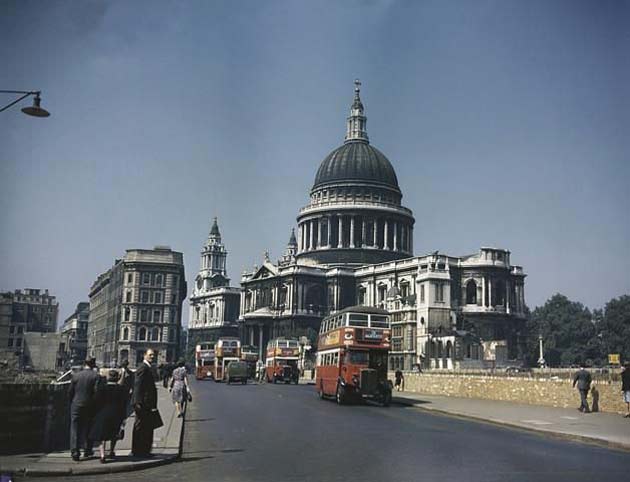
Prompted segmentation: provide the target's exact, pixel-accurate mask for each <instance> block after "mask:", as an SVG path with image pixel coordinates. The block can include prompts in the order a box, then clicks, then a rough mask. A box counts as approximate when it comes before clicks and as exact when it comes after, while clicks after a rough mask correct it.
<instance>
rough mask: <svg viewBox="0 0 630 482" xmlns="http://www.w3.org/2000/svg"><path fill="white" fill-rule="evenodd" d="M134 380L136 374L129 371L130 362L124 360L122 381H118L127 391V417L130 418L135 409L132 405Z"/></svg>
mask: <svg viewBox="0 0 630 482" xmlns="http://www.w3.org/2000/svg"><path fill="white" fill-rule="evenodd" d="M133 380H134V374H133V372H132V371H131V370H130V369H129V361H128V360H124V361H123V362H122V363H121V364H120V379H119V380H118V384H119V385H121V386H122V387H124V389H125V396H126V397H127V398H126V404H125V407H126V408H125V416H126V417H128V416H129V415H131V413H132V412H133V407H132V403H131V394H132V392H133Z"/></svg>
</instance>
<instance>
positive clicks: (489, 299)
mask: <svg viewBox="0 0 630 482" xmlns="http://www.w3.org/2000/svg"><path fill="white" fill-rule="evenodd" d="M488 306H494V305H493V304H492V277H490V278H489V279H488Z"/></svg>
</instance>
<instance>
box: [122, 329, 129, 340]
mask: <svg viewBox="0 0 630 482" xmlns="http://www.w3.org/2000/svg"><path fill="white" fill-rule="evenodd" d="M128 339H129V328H125V329H124V330H123V340H128Z"/></svg>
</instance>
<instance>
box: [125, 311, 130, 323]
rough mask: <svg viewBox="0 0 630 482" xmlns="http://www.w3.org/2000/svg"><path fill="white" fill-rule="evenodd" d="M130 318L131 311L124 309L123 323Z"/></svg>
mask: <svg viewBox="0 0 630 482" xmlns="http://www.w3.org/2000/svg"><path fill="white" fill-rule="evenodd" d="M130 318H131V310H130V309H129V308H125V321H129V319H130Z"/></svg>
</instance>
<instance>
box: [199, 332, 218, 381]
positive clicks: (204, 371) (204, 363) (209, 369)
mask: <svg viewBox="0 0 630 482" xmlns="http://www.w3.org/2000/svg"><path fill="white" fill-rule="evenodd" d="M214 346H215V342H214V341H204V342H201V343H200V344H198V345H197V346H196V347H195V377H196V378H197V380H207V379H208V378H212V374H213V370H214V358H215V352H214Z"/></svg>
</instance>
